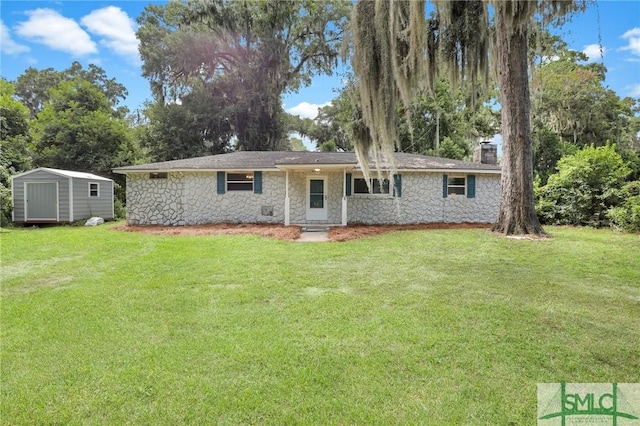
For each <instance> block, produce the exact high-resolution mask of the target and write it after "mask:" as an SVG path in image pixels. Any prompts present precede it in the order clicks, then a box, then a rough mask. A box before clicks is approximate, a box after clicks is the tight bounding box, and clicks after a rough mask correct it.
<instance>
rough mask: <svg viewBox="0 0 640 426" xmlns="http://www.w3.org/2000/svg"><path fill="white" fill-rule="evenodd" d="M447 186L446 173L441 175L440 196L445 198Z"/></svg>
mask: <svg viewBox="0 0 640 426" xmlns="http://www.w3.org/2000/svg"><path fill="white" fill-rule="evenodd" d="M448 186H449V179H448V177H447V175H442V197H443V198H447V192H448V191H447V187H448Z"/></svg>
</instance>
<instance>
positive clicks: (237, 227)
mask: <svg viewBox="0 0 640 426" xmlns="http://www.w3.org/2000/svg"><path fill="white" fill-rule="evenodd" d="M490 227H491V224H488V223H425V224H416V225H349V226H345V227H340V226H337V227H333V228H331V230H330V231H329V241H349V240H355V239H358V238H363V237H371V236H374V235H379V234H384V233H387V232H394V231H417V230H425V229H469V228H490ZM113 229H115V230H118V231H125V232H141V233H144V234H152V235H236V234H254V235H261V236H263V237H270V238H275V239H278V240H285V241H293V240H297V239H298V238H299V237H300V233H301V232H302V231H301V229H300V227H299V226H284V225H280V224H245V223H242V224H231V223H217V224H209V225H190V226H158V225H148V226H140V225H118V226H116V227H114V228H113Z"/></svg>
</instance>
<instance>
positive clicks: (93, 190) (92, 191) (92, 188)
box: [89, 182, 100, 197]
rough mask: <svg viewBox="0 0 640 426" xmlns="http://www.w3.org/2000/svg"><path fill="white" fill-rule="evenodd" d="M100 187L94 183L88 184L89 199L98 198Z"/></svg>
mask: <svg viewBox="0 0 640 426" xmlns="http://www.w3.org/2000/svg"><path fill="white" fill-rule="evenodd" d="M99 188H100V186H99V185H98V184H97V183H95V182H89V197H99V196H100V193H99Z"/></svg>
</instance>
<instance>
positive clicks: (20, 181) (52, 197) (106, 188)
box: [11, 167, 114, 223]
mask: <svg viewBox="0 0 640 426" xmlns="http://www.w3.org/2000/svg"><path fill="white" fill-rule="evenodd" d="M11 196H12V199H13V214H12V220H13V222H14V223H68V222H73V221H75V220H80V219H85V218H89V217H92V216H99V217H102V218H103V219H104V220H113V216H114V214H113V201H114V200H113V180H111V179H107V178H104V177H102V176H97V175H94V174H91V173H84V172H74V171H69V170H59V169H50V168H46V167H40V168H37V169H34V170H30V171H28V172H24V173H20V174H18V175H15V176H12V177H11Z"/></svg>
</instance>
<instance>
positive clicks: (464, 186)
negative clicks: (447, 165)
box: [447, 175, 467, 197]
mask: <svg viewBox="0 0 640 426" xmlns="http://www.w3.org/2000/svg"><path fill="white" fill-rule="evenodd" d="M454 179H462V180H463V183H462V185H460V184H458V185H454V184H453V181H454ZM452 188H462V193H458V192H451V189H452ZM447 196H449V197H452V196H453V197H458V196H459V197H466V196H467V176H466V175H449V178H448V179H447Z"/></svg>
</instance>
